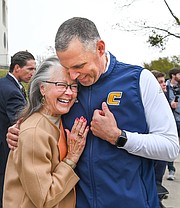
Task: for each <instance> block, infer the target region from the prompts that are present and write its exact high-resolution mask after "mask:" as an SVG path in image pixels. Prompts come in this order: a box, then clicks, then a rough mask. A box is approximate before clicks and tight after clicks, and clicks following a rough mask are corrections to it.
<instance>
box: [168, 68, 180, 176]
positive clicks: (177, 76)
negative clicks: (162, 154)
mask: <svg viewBox="0 0 180 208" xmlns="http://www.w3.org/2000/svg"><path fill="white" fill-rule="evenodd" d="M169 78H170V79H168V80H167V81H166V85H167V96H168V100H169V103H170V106H171V109H172V112H173V115H174V118H175V121H176V126H177V131H178V137H180V103H179V96H180V68H173V69H171V70H169ZM168 171H169V174H168V176H167V180H174V178H175V172H176V168H175V166H174V161H171V162H168Z"/></svg>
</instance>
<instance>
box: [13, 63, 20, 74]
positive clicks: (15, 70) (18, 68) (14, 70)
mask: <svg viewBox="0 0 180 208" xmlns="http://www.w3.org/2000/svg"><path fill="white" fill-rule="evenodd" d="M20 69H21V67H20V66H19V65H18V64H15V66H14V69H13V72H15V73H18V72H19V70H20Z"/></svg>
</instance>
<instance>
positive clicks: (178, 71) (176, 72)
mask: <svg viewBox="0 0 180 208" xmlns="http://www.w3.org/2000/svg"><path fill="white" fill-rule="evenodd" d="M178 73H180V68H172V69H170V70H169V77H170V78H172V75H176V74H178Z"/></svg>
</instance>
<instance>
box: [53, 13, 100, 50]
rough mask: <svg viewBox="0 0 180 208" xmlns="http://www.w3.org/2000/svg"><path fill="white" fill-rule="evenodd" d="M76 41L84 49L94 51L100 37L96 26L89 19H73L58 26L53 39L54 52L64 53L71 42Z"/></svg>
mask: <svg viewBox="0 0 180 208" xmlns="http://www.w3.org/2000/svg"><path fill="white" fill-rule="evenodd" d="M76 38H77V39H78V40H79V41H80V42H81V43H83V45H84V48H85V49H89V50H94V49H95V46H96V43H97V41H98V40H100V39H101V38H100V35H99V32H98V30H97V27H96V25H95V24H94V23H93V22H92V21H91V20H89V19H86V18H82V17H73V18H71V19H68V20H67V21H65V22H64V23H63V24H62V25H60V27H59V29H58V31H57V33H56V37H55V49H56V51H65V50H66V49H67V48H68V46H69V44H70V42H71V40H73V39H76Z"/></svg>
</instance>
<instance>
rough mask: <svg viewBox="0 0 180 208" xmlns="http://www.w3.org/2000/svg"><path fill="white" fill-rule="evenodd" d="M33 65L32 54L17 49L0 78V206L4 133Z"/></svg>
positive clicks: (13, 117)
mask: <svg viewBox="0 0 180 208" xmlns="http://www.w3.org/2000/svg"><path fill="white" fill-rule="evenodd" d="M35 67H36V65H35V58H34V56H33V55H32V54H31V53H29V52H27V51H19V52H17V53H16V54H14V56H12V57H11V64H10V68H9V73H8V74H7V75H6V76H5V77H3V78H1V79H0V207H2V195H3V184H4V173H5V167H6V161H7V157H8V153H9V148H8V145H7V142H6V134H7V131H8V127H9V126H11V125H12V124H14V123H15V122H16V120H17V116H18V113H19V112H20V110H21V109H22V108H23V106H24V105H25V104H26V98H25V97H24V96H25V95H24V92H23V90H22V89H23V86H22V85H21V82H26V83H28V82H29V81H30V79H31V77H32V75H33V73H34V70H35Z"/></svg>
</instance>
